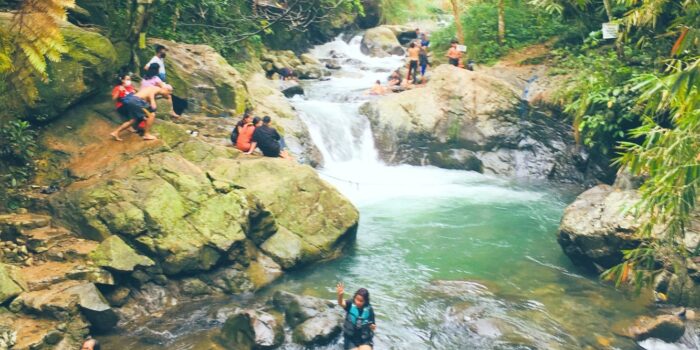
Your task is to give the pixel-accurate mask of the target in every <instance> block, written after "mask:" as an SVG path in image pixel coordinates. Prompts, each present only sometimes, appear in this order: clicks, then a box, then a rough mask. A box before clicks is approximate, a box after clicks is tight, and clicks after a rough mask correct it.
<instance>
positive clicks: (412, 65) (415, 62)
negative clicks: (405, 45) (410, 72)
mask: <svg viewBox="0 0 700 350" xmlns="http://www.w3.org/2000/svg"><path fill="white" fill-rule="evenodd" d="M408 69H418V61H411V63H410V64H409V65H408Z"/></svg>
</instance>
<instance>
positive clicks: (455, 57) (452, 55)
mask: <svg viewBox="0 0 700 350" xmlns="http://www.w3.org/2000/svg"><path fill="white" fill-rule="evenodd" d="M457 44H458V42H457V40H452V42H451V43H450V49H449V50H447V55H446V56H447V60H448V61H449V62H450V64H451V65H453V66H455V67H459V60H460V59H461V58H462V52H460V51H459V50H458V49H457Z"/></svg>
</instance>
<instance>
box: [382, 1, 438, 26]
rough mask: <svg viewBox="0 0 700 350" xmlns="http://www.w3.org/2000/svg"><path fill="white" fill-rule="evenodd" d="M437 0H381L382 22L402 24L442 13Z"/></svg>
mask: <svg viewBox="0 0 700 350" xmlns="http://www.w3.org/2000/svg"><path fill="white" fill-rule="evenodd" d="M440 4H441V2H440V1H438V0H381V1H380V7H381V10H382V22H383V23H386V24H404V23H406V22H409V21H414V20H422V19H431V18H433V17H435V16H439V15H442V14H444V10H443V9H442V8H441V7H440Z"/></svg>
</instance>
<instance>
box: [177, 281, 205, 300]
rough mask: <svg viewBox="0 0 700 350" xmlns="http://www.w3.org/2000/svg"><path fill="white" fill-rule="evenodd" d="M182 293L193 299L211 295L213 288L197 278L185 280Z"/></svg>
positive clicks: (182, 283)
mask: <svg viewBox="0 0 700 350" xmlns="http://www.w3.org/2000/svg"><path fill="white" fill-rule="evenodd" d="M181 285H182V293H183V294H185V295H188V296H191V297H197V296H200V295H207V294H210V293H211V288H210V287H209V286H208V285H207V284H206V283H204V282H203V281H202V280H200V279H197V278H185V279H183V280H182V281H181Z"/></svg>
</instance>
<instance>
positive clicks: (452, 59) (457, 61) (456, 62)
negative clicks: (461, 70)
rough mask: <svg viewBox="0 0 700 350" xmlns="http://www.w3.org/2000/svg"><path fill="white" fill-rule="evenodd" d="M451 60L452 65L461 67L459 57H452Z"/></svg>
mask: <svg viewBox="0 0 700 350" xmlns="http://www.w3.org/2000/svg"><path fill="white" fill-rule="evenodd" d="M449 62H450V64H451V65H453V66H455V67H459V58H450V59H449Z"/></svg>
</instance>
